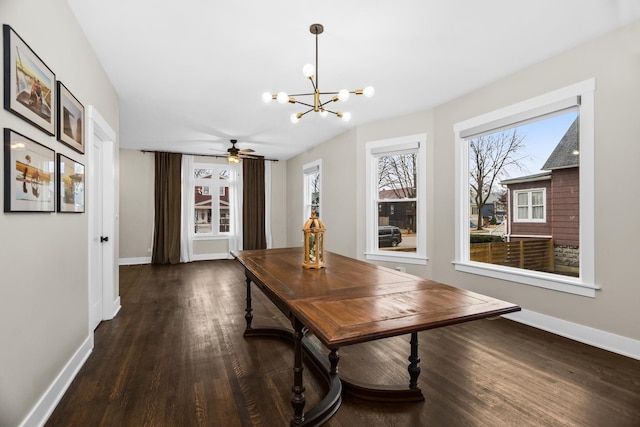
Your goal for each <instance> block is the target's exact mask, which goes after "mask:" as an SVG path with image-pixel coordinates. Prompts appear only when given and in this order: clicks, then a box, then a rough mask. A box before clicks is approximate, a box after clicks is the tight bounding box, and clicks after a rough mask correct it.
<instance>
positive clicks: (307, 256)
mask: <svg viewBox="0 0 640 427" xmlns="http://www.w3.org/2000/svg"><path fill="white" fill-rule="evenodd" d="M325 230H326V228H324V224H323V223H322V221H320V218H318V216H317V215H316V210H315V209H312V210H311V218H309V219H308V220H307V222H305V223H304V227H302V231H303V232H304V262H303V263H302V266H303V267H304V268H324V232H325Z"/></svg>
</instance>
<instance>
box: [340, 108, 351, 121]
mask: <svg viewBox="0 0 640 427" xmlns="http://www.w3.org/2000/svg"><path fill="white" fill-rule="evenodd" d="M342 120H343V121H345V122H348V121H349V120H351V113H350V112H348V111H346V112H344V113H342Z"/></svg>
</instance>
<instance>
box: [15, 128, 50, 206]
mask: <svg viewBox="0 0 640 427" xmlns="http://www.w3.org/2000/svg"><path fill="white" fill-rule="evenodd" d="M55 160H56V159H55V152H54V151H53V150H52V149H50V148H48V147H45V146H44V145H41V144H38V143H37V142H35V141H34V140H32V139H29V138H27V137H26V136H24V135H20V134H19V133H18V132H15V131H13V130H11V129H5V130H4V211H5V212H53V211H54V210H55V205H56V203H55V184H54V182H55Z"/></svg>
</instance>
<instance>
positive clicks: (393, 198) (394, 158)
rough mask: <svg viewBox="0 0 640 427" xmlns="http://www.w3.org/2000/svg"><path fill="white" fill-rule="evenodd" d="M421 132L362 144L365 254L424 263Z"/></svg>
mask: <svg viewBox="0 0 640 427" xmlns="http://www.w3.org/2000/svg"><path fill="white" fill-rule="evenodd" d="M425 153H426V135H424V134H419V135H411V136H406V137H399V138H391V139H384V140H379V141H370V142H368V143H367V144H366V176H367V187H366V192H367V209H366V215H367V225H366V233H367V250H366V253H365V256H366V258H367V259H370V260H377V261H393V262H402V263H409V264H426V261H427V247H426V246H427V237H426V236H427V235H426V215H427V213H426V185H427V183H426V154H425Z"/></svg>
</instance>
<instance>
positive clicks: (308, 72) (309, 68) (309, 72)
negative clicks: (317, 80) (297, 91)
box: [302, 64, 316, 77]
mask: <svg viewBox="0 0 640 427" xmlns="http://www.w3.org/2000/svg"><path fill="white" fill-rule="evenodd" d="M315 73H316V68H315V67H314V66H313V65H311V64H305V66H304V67H302V74H304V76H305V77H313V75H314V74H315Z"/></svg>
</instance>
